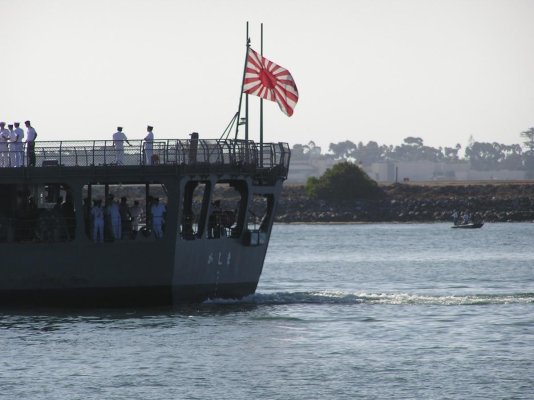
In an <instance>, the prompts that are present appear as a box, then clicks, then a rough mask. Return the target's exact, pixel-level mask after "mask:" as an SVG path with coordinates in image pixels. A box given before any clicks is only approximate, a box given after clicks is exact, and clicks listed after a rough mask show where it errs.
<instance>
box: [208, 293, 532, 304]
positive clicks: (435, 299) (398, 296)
mask: <svg viewBox="0 0 534 400" xmlns="http://www.w3.org/2000/svg"><path fill="white" fill-rule="evenodd" d="M532 303H534V293H514V294H496V295H477V294H472V295H422V294H413V293H345V292H339V291H319V292H274V293H256V294H254V295H250V296H247V297H245V298H243V299H241V300H235V299H210V300H207V301H205V302H204V304H256V305H284V304H319V305H320V304H340V305H351V304H384V305H387V304H390V305H425V304H426V305H443V306H460V305H485V304H532Z"/></svg>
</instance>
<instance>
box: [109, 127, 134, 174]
mask: <svg viewBox="0 0 534 400" xmlns="http://www.w3.org/2000/svg"><path fill="white" fill-rule="evenodd" d="M124 142H126V143H128V145H130V146H131V144H130V142H129V141H128V138H127V137H126V135H125V133H124V132H123V131H122V126H119V127H118V128H117V132H115V133H114V134H113V147H115V161H116V163H117V165H123V164H124Z"/></svg>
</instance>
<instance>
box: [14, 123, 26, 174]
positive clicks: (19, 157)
mask: <svg viewBox="0 0 534 400" xmlns="http://www.w3.org/2000/svg"><path fill="white" fill-rule="evenodd" d="M22 139H24V130H23V129H22V128H21V127H20V122H15V145H16V146H15V167H22V165H24V143H22Z"/></svg>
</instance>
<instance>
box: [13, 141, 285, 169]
mask: <svg viewBox="0 0 534 400" xmlns="http://www.w3.org/2000/svg"><path fill="white" fill-rule="evenodd" d="M35 154H36V166H38V167H46V166H65V167H89V166H116V165H124V166H135V165H138V166H141V165H142V166H145V165H169V164H171V165H172V164H178V165H195V164H209V165H244V166H250V167H252V168H257V169H259V171H262V170H266V169H268V170H270V169H273V168H275V167H278V168H281V169H282V170H283V171H285V172H286V173H287V169H288V167H289V157H290V150H289V146H288V144H287V143H264V144H263V145H261V146H260V145H259V144H258V143H255V142H253V141H250V140H249V141H245V140H231V139H226V140H224V139H196V140H195V139H193V140H192V139H161V140H155V141H153V142H151V143H147V142H145V141H143V140H129V141H128V142H126V141H125V142H123V151H120V150H119V149H117V148H116V147H115V146H114V142H113V140H93V141H54V142H52V141H51V142H43V141H38V142H36V144H35ZM10 156H11V155H10ZM13 157H14V156H13ZM24 158H26V151H25V152H24ZM24 165H27V160H24Z"/></svg>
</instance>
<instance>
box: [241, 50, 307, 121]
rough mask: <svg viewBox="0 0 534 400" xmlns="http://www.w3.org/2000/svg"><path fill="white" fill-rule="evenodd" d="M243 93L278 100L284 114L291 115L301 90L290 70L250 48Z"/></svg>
mask: <svg viewBox="0 0 534 400" xmlns="http://www.w3.org/2000/svg"><path fill="white" fill-rule="evenodd" d="M243 93H248V94H253V95H254V96H259V97H261V98H262V99H265V100H270V101H276V102H277V103H278V106H279V107H280V109H281V110H282V112H283V113H284V114H286V115H287V116H289V117H291V116H292V115H293V110H294V109H295V106H296V105H297V101H298V100H299V91H298V90H297V85H296V84H295V81H294V80H293V77H292V76H291V74H290V73H289V71H288V70H287V69H285V68H282V67H281V66H279V65H276V64H275V63H273V62H272V61H270V60H268V59H266V58H265V57H263V56H261V55H259V54H258V53H257V52H255V51H254V50H252V49H250V48H249V49H248V55H247V65H246V67H245V81H244V86H243Z"/></svg>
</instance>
